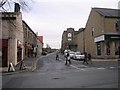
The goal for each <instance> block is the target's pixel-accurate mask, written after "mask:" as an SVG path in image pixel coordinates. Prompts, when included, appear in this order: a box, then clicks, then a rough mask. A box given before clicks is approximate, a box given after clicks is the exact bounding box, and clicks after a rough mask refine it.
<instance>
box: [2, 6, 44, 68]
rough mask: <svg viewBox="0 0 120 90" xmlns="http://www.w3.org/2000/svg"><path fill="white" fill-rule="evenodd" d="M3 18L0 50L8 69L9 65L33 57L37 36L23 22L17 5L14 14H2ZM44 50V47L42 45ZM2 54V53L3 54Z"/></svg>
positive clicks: (3, 64) (3, 62)
mask: <svg viewBox="0 0 120 90" xmlns="http://www.w3.org/2000/svg"><path fill="white" fill-rule="evenodd" d="M0 16H1V18H2V22H1V27H2V28H0V29H2V30H0V31H2V35H0V36H1V38H0V50H1V52H2V66H3V67H8V65H9V63H13V65H17V64H18V63H19V62H20V61H21V60H24V59H25V58H26V57H29V56H33V50H35V49H37V47H38V44H39V43H38V42H37V35H36V34H35V33H34V32H33V31H32V29H31V28H30V27H29V26H28V25H27V23H26V22H25V21H23V20H22V13H21V12H20V7H19V5H18V4H15V11H14V12H1V13H0ZM41 48H42V45H41ZM1 52H0V53H1Z"/></svg>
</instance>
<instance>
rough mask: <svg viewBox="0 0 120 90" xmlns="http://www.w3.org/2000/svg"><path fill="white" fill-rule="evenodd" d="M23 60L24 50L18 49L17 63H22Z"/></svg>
mask: <svg viewBox="0 0 120 90" xmlns="http://www.w3.org/2000/svg"><path fill="white" fill-rule="evenodd" d="M21 60H22V48H20V47H18V48H17V62H20V61H21Z"/></svg>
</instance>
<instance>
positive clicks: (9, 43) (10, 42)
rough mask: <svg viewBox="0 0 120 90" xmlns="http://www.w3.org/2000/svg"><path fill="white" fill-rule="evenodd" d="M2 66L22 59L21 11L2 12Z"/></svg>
mask: <svg viewBox="0 0 120 90" xmlns="http://www.w3.org/2000/svg"><path fill="white" fill-rule="evenodd" d="M0 14H1V16H2V39H1V42H2V43H1V44H2V45H1V46H2V66H3V67H4V66H5V67H6V66H8V64H9V63H13V64H14V65H16V64H17V63H18V62H19V61H20V60H22V59H23V48H24V46H23V43H24V42H23V27H22V14H21V12H2V13H0Z"/></svg>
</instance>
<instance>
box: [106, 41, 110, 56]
mask: <svg viewBox="0 0 120 90" xmlns="http://www.w3.org/2000/svg"><path fill="white" fill-rule="evenodd" d="M106 55H110V43H109V42H107V43H106Z"/></svg>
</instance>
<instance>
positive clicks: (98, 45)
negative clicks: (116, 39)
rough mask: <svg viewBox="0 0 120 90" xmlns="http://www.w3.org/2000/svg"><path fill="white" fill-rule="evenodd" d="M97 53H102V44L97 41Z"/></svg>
mask: <svg viewBox="0 0 120 90" xmlns="http://www.w3.org/2000/svg"><path fill="white" fill-rule="evenodd" d="M97 55H101V45H100V43H97Z"/></svg>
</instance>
